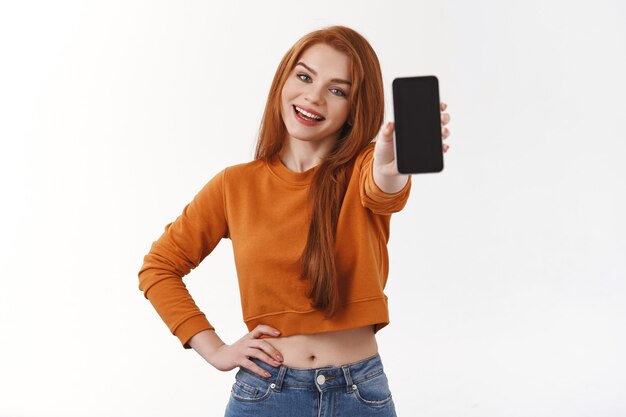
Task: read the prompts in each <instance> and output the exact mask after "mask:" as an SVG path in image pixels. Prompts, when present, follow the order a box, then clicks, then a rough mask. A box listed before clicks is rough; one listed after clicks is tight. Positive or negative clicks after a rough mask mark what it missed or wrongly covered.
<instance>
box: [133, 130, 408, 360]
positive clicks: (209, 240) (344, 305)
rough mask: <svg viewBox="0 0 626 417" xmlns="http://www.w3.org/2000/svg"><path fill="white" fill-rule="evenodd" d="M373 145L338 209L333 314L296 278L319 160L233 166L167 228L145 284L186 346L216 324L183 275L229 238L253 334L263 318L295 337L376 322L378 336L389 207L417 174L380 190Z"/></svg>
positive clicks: (397, 205)
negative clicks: (393, 189) (296, 167)
mask: <svg viewBox="0 0 626 417" xmlns="http://www.w3.org/2000/svg"><path fill="white" fill-rule="evenodd" d="M374 145H375V143H374V142H372V143H370V144H369V145H368V146H367V147H366V148H365V149H364V150H363V151H362V152H361V153H360V154H359V155H358V156H357V158H356V159H355V163H354V167H353V169H352V175H351V177H350V181H349V183H348V187H347V189H346V194H345V197H344V200H343V203H342V207H341V211H340V214H339V220H338V223H337V231H336V234H335V249H334V253H335V265H336V271H337V290H338V296H339V300H340V302H339V308H338V310H337V313H336V314H335V315H334V316H333V317H331V318H328V319H327V318H326V317H325V316H324V313H323V312H322V311H318V310H316V309H315V308H313V307H312V301H311V299H310V298H308V297H307V293H308V290H309V289H310V283H309V281H308V280H302V279H299V278H298V277H299V276H300V272H301V267H300V264H299V260H300V257H301V255H302V251H303V249H304V247H305V244H306V240H307V235H308V227H309V223H310V220H311V216H310V215H311V208H310V203H308V200H307V197H308V196H307V194H308V191H309V185H310V183H311V181H312V179H313V176H314V175H315V172H316V171H317V169H318V167H319V165H317V166H315V167H313V168H311V169H309V170H307V171H305V172H294V171H291V170H289V169H288V168H287V167H286V166H285V165H284V164H283V163H282V161H281V160H280V158H279V157H278V156H275V157H274V158H272V160H271V161H269V162H266V161H264V160H254V161H251V162H247V163H242V164H238V165H233V166H229V167H227V168H225V169H223V170H222V171H220V172H219V173H218V174H216V175H215V176H214V177H213V178H211V179H210V180H209V181H208V182H207V183H206V185H204V187H202V189H201V190H200V191H199V192H198V193H197V194H196V195H195V196H194V198H193V200H192V201H191V202H190V203H189V204H187V205H186V206H185V207H184V209H183V211H182V214H180V215H179V216H178V217H177V218H176V219H175V220H174V221H173V222H171V223H169V224H167V225H166V226H165V230H164V232H163V234H162V235H161V236H160V237H159V238H158V240H157V241H155V242H153V243H152V246H151V248H150V251H149V253H148V254H147V255H145V257H144V261H143V266H142V267H141V269H140V271H139V274H138V276H139V289H140V290H141V291H143V293H144V296H145V298H147V299H148V300H150V302H151V303H152V305H153V306H154V308H155V310H156V311H157V313H158V314H159V315H160V317H161V319H162V320H163V321H164V322H165V324H166V325H167V326H168V327H169V329H170V332H171V333H172V334H173V335H175V336H176V337H178V339H179V340H180V342H181V343H182V345H183V347H184V348H186V349H189V348H190V346H189V345H188V341H189V339H190V338H191V337H192V336H193V335H195V334H196V333H198V332H200V331H203V330H207V329H212V330H215V327H213V325H212V324H211V323H210V322H209V321H208V320H207V318H206V316H205V314H204V313H203V312H202V311H201V310H200V309H199V308H198V306H197V305H196V303H195V302H194V300H193V299H192V297H191V295H190V294H189V292H188V291H187V288H186V286H185V284H184V283H183V277H184V276H185V275H187V274H188V273H189V272H190V271H191V270H192V269H194V268H196V267H197V266H198V265H199V264H200V262H201V261H202V260H203V259H204V258H205V257H206V256H207V255H209V254H210V253H211V251H212V250H213V249H214V248H215V246H216V245H217V244H218V243H219V242H220V240H221V239H224V238H229V239H230V240H231V242H232V247H233V252H234V260H235V267H236V271H237V279H238V284H239V293H240V301H241V307H242V311H243V319H244V322H245V324H246V326H247V328H248V329H249V331H251V330H252V329H254V328H255V327H256V326H257V325H258V324H267V325H270V326H272V327H275V328H277V329H278V330H280V332H281V336H290V335H294V334H310V333H320V332H327V331H334V330H343V329H349V328H354V327H360V326H365V325H374V332H375V333H376V332H378V331H379V330H380V329H382V328H383V327H385V326H386V325H387V324H389V310H388V304H387V296H386V294H385V293H384V288H385V285H386V283H387V275H388V272H389V260H388V253H387V242H388V240H389V225H390V219H391V213H394V212H397V211H400V210H401V209H402V208H403V207H404V206H405V204H406V202H407V199H408V197H409V192H410V188H411V177H409V178H408V182H407V184H406V185H405V186H404V188H403V189H402V190H400V191H398V192H397V193H393V194H389V193H385V192H383V191H382V190H381V189H380V188H379V187H378V186H377V185H376V183H375V182H374V177H373V164H372V161H373V154H374ZM263 336H265V335H263ZM263 336H261V337H263Z"/></svg>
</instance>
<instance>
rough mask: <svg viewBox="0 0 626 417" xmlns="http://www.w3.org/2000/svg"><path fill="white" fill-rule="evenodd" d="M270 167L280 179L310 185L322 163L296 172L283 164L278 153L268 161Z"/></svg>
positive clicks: (290, 182) (294, 183) (295, 183)
mask: <svg viewBox="0 0 626 417" xmlns="http://www.w3.org/2000/svg"><path fill="white" fill-rule="evenodd" d="M267 165H268V167H269V168H270V170H271V171H272V173H274V175H276V176H277V177H279V178H280V179H282V180H283V181H286V182H288V183H289V184H293V185H308V184H310V183H311V182H312V181H313V177H314V176H315V173H316V172H317V169H318V168H319V166H320V164H317V165H315V166H314V167H313V168H309V169H308V170H306V171H304V172H295V171H292V170H290V169H289V168H287V167H286V166H285V164H283V161H282V160H281V159H280V155H278V154H276V155H274V156H272V157H271V158H270V159H269V161H268V162H267Z"/></svg>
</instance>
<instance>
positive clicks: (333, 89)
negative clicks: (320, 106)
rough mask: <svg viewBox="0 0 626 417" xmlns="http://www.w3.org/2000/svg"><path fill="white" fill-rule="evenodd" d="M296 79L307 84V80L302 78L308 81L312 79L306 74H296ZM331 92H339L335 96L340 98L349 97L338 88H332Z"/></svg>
mask: <svg viewBox="0 0 626 417" xmlns="http://www.w3.org/2000/svg"><path fill="white" fill-rule="evenodd" d="M296 77H298V78H299V79H300V80H301V81H303V82H306V80H305V79H303V78H302V77H306V78H308V79H311V77H309V76H308V75H306V74H296ZM331 91H337V92H338V93H333V94H334V95H336V96H338V97H347V95H346V93H344V92H343V91H341V90H340V89H338V88H331Z"/></svg>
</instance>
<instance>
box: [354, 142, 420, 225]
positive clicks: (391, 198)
mask: <svg viewBox="0 0 626 417" xmlns="http://www.w3.org/2000/svg"><path fill="white" fill-rule="evenodd" d="M374 145H375V143H370V144H369V145H368V146H367V147H366V148H365V149H364V150H363V152H362V154H361V155H359V158H358V160H357V163H359V165H360V166H361V171H360V177H359V191H360V194H361V204H363V206H364V207H367V208H369V209H370V210H372V212H373V213H375V214H391V213H395V212H398V211H400V210H402V209H403V208H404V206H405V205H406V202H407V201H408V199H409V194H410V191H411V176H409V179H408V181H407V183H406V185H405V186H404V187H403V188H402V189H401V190H400V191H398V192H397V193H392V194H390V193H386V192H384V191H383V190H381V189H380V188H379V187H378V185H376V182H375V181H374Z"/></svg>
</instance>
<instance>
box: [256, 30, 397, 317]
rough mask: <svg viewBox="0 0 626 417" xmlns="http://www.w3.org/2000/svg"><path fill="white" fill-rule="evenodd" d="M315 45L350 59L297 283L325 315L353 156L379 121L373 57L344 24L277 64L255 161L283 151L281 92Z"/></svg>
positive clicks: (306, 39)
mask: <svg viewBox="0 0 626 417" xmlns="http://www.w3.org/2000/svg"><path fill="white" fill-rule="evenodd" d="M318 43H324V44H327V45H329V46H332V47H333V48H335V49H336V50H338V51H340V52H343V53H345V54H346V55H347V56H348V57H349V58H350V61H351V76H352V89H351V92H350V95H349V102H350V115H349V116H348V121H347V122H346V124H345V125H344V127H343V130H342V134H341V137H340V139H339V140H338V141H337V143H336V144H335V147H334V148H333V149H332V150H331V151H330V152H329V153H328V155H326V156H325V157H324V158H323V159H322V162H321V163H320V165H319V168H318V169H317V171H316V174H315V177H314V179H313V182H312V184H311V187H310V190H309V198H310V202H311V206H312V212H311V213H312V215H311V223H310V226H309V232H308V238H307V242H306V246H305V248H304V251H303V252H302V257H301V265H302V273H301V275H300V277H299V278H300V279H310V280H311V291H310V293H309V297H310V298H311V299H312V301H313V304H312V305H313V307H314V308H316V309H318V310H321V311H323V312H324V313H325V314H326V316H327V317H331V316H332V315H334V313H335V312H336V310H337V308H338V303H339V299H338V298H339V297H338V294H337V282H336V280H337V277H336V275H337V274H336V269H335V258H334V248H335V232H336V229H337V220H338V218H339V211H340V209H341V204H342V202H343V197H344V195H345V192H346V188H347V185H348V181H349V179H350V174H351V172H352V167H353V162H354V160H355V158H356V156H357V155H358V154H359V153H360V152H361V151H362V150H363V149H364V148H365V147H366V146H367V145H368V144H369V143H371V141H372V140H373V139H374V137H375V136H376V134H377V133H378V131H379V130H380V127H381V125H382V123H383V119H384V111H385V104H384V90H383V81H382V73H381V68H380V63H379V61H378V57H377V56H376V53H375V52H374V49H373V48H372V46H371V45H370V44H369V42H368V41H367V40H366V39H365V38H364V37H363V36H362V35H360V34H359V33H358V32H356V31H354V30H353V29H350V28H348V27H345V26H331V27H326V28H323V29H319V30H316V31H314V32H311V33H309V34H307V35H305V36H303V37H302V38H300V39H299V40H298V41H297V42H296V43H295V44H294V45H293V46H292V47H291V49H289V50H288V51H287V53H286V54H285V56H284V57H283V59H282V60H281V61H280V64H279V65H278V68H277V69H276V74H275V75H274V80H273V81H272V85H271V88H270V92H269V95H268V98H267V103H266V105H265V111H264V113H263V118H262V120H261V126H260V129H259V138H258V142H257V145H256V152H255V156H254V159H255V160H256V159H263V160H266V161H269V160H270V159H271V158H272V157H273V156H274V155H276V154H278V153H279V152H280V150H281V148H282V145H283V141H284V140H285V136H286V134H287V129H286V127H285V124H284V122H283V120H282V117H281V93H282V89H283V86H284V85H285V82H286V81H287V78H288V77H289V76H290V74H291V72H292V70H293V68H294V66H295V64H296V63H297V62H298V60H299V59H300V57H301V56H302V54H303V53H304V51H305V50H306V49H307V48H309V47H311V46H313V45H315V44H318Z"/></svg>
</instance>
